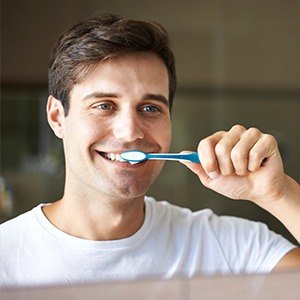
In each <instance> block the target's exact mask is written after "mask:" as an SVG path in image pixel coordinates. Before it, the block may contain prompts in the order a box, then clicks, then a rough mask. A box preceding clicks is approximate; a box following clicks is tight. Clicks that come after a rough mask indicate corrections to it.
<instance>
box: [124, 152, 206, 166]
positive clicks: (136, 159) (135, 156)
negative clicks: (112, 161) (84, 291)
mask: <svg viewBox="0 0 300 300" xmlns="http://www.w3.org/2000/svg"><path fill="white" fill-rule="evenodd" d="M120 157H121V159H123V160H126V161H128V162H130V163H131V164H136V163H140V162H143V161H145V160H148V159H156V160H174V161H179V160H185V161H190V162H195V163H199V162H200V160H199V156H198V153H197V152H190V153H147V152H143V151H139V150H131V151H126V152H123V153H121V154H120Z"/></svg>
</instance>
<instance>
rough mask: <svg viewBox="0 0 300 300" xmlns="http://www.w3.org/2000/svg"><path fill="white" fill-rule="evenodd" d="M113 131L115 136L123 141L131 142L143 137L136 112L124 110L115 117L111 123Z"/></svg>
mask: <svg viewBox="0 0 300 300" xmlns="http://www.w3.org/2000/svg"><path fill="white" fill-rule="evenodd" d="M113 133H114V136H115V138H117V139H121V140H123V141H124V142H133V141H135V140H137V139H142V138H143V137H144V131H143V129H142V125H141V120H140V119H139V116H138V112H132V111H130V112H129V111H128V110H126V111H124V112H122V113H119V114H118V116H117V117H115V120H114V125H113Z"/></svg>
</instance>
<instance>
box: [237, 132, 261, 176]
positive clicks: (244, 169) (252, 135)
mask: <svg viewBox="0 0 300 300" xmlns="http://www.w3.org/2000/svg"><path fill="white" fill-rule="evenodd" d="M261 136H262V133H261V132H260V131H259V130H258V129H256V128H249V129H248V130H247V131H245V132H244V133H243V134H242V136H241V139H240V140H239V141H238V142H237V144H236V145H235V146H234V147H233V149H232V151H231V161H232V164H233V167H234V171H235V174H237V175H239V176H245V175H246V174H247V173H248V172H249V170H248V157H249V152H250V150H251V149H252V148H253V146H254V145H255V144H256V142H257V141H258V140H259V138H260V137H261Z"/></svg>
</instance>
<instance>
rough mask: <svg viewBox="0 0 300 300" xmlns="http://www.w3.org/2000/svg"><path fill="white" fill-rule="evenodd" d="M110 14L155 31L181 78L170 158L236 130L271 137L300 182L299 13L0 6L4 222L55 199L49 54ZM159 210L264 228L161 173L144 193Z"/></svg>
mask: <svg viewBox="0 0 300 300" xmlns="http://www.w3.org/2000/svg"><path fill="white" fill-rule="evenodd" d="M96 11H106V12H111V13H115V14H121V15H124V16H127V17H132V18H141V19H146V20H152V21H157V22H160V23H161V24H162V25H163V26H164V27H165V28H166V29H167V30H168V31H169V33H170V37H171V43H172V46H173V49H174V52H175V56H176V61H177V72H178V81H179V86H178V92H177V96H176V100H175V104H174V111H173V117H172V118H173V126H174V127H173V143H172V150H173V151H179V150H182V149H196V147H197V144H198V142H199V140H200V139H201V138H203V137H205V136H207V135H209V134H211V133H213V132H214V131H216V130H221V129H225V130H227V129H230V127H231V126H232V125H234V124H237V123H240V124H243V125H244V126H246V127H249V126H255V127H258V128H260V129H261V130H262V131H265V132H269V133H272V134H274V135H275V136H276V137H277V139H278V142H279V145H280V148H281V152H282V155H283V159H284V163H285V169H286V172H287V173H288V174H289V175H291V176H293V177H294V178H295V179H296V180H298V181H299V178H300V171H299V170H300V160H299V152H300V139H299V129H300V121H299V118H300V114H299V113H300V88H299V87H300V39H299V28H300V18H299V14H300V1H297V0H278V1H271V0H265V1H258V0H254V1H242V0H226V1H225V0H224V1H212V0H203V1H200V0H186V1H183V0H182V1H180V0H172V1H171V0H162V1H132V0H123V1H121V0H64V1H63V0H51V1H50V0H14V1H11V0H1V179H0V192H1V202H0V207H1V219H0V220H1V222H3V221H5V220H7V219H9V218H12V217H14V216H16V215H17V214H19V213H21V212H24V211H26V210H28V209H30V208H32V207H33V206H35V205H37V204H38V203H40V202H50V201H54V200H56V199H58V198H59V197H61V195H62V192H63V181H64V162H63V154H62V145H61V143H60V141H59V140H57V139H56V138H55V137H54V135H53V134H52V132H51V131H50V129H49V127H48V125H47V123H46V119H45V103H46V99H47V67H48V58H49V53H50V50H51V47H52V44H53V42H54V40H55V39H56V38H57V36H58V35H59V34H60V33H61V32H63V31H64V30H65V29H66V28H68V27H69V26H70V25H71V24H73V23H74V22H77V21H79V20H81V19H84V18H87V17H90V16H91V15H92V14H94V13H95V12H96ZM149 194H150V195H153V196H155V197H156V198H157V199H158V200H168V201H170V202H172V203H175V204H178V205H181V206H188V207H190V208H191V209H192V210H198V209H201V208H205V207H210V208H212V209H213V210H214V211H215V212H216V213H218V214H230V215H236V216H242V217H246V218H249V219H253V220H259V221H263V222H265V223H267V224H268V225H269V227H270V228H271V229H273V230H275V231H277V232H279V233H281V234H283V235H285V236H286V237H287V238H289V239H290V240H293V238H292V237H291V236H290V235H289V233H288V232H287V231H286V230H285V228H284V227H283V226H282V225H281V224H280V223H279V222H278V221H277V220H276V219H275V218H273V217H272V216H270V215H269V214H267V213H266V212H264V211H263V210H262V209H260V208H258V207H256V206H255V205H252V204H251V203H249V202H246V201H242V202H241V201H240V202H236V201H232V200H228V199H225V198H224V197H222V196H220V195H217V194H216V193H214V192H212V191H209V190H207V189H205V188H204V187H203V186H202V185H201V184H200V183H199V181H198V179H197V178H196V176H195V175H193V174H192V173H191V172H189V171H188V170H187V169H186V168H185V167H184V166H182V165H180V164H178V163H174V162H168V163H166V165H165V169H164V171H163V173H162V174H161V176H160V178H159V180H158V181H157V182H156V183H155V184H154V185H153V187H152V188H151V190H150V191H149Z"/></svg>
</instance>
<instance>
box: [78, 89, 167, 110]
mask: <svg viewBox="0 0 300 300" xmlns="http://www.w3.org/2000/svg"><path fill="white" fill-rule="evenodd" d="M91 98H121V95H120V94H117V93H102V92H94V93H91V94H88V95H86V96H84V97H83V99H82V100H83V101H85V100H87V99H91ZM142 100H155V101H158V102H160V103H163V104H164V105H166V106H167V107H169V106H170V102H169V100H168V99H167V98H166V97H165V96H163V95H161V94H151V93H150V94H146V95H144V96H143V97H142Z"/></svg>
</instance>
